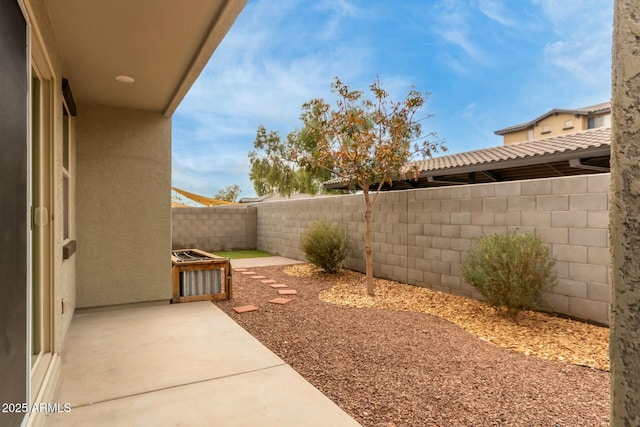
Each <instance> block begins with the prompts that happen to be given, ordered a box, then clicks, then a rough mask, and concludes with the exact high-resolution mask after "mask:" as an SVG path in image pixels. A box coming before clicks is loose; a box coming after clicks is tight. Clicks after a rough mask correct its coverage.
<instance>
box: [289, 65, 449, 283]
mask: <svg viewBox="0 0 640 427" xmlns="http://www.w3.org/2000/svg"><path fill="white" fill-rule="evenodd" d="M331 91H332V92H333V93H334V94H335V95H336V96H337V101H336V106H335V107H332V106H331V105H329V104H328V103H326V102H325V101H324V100H322V99H313V100H311V101H309V102H308V103H306V104H304V105H303V107H302V115H301V120H302V122H303V123H304V125H305V126H304V127H303V130H302V131H299V132H294V133H293V136H292V137H291V138H290V140H293V141H295V142H296V144H290V145H289V147H288V148H289V151H290V152H289V153H286V150H285V149H284V147H283V154H284V155H285V156H290V157H289V158H291V159H292V160H294V161H295V162H296V163H297V164H298V165H300V166H301V167H306V168H312V169H314V170H317V169H322V170H325V171H327V172H329V173H330V174H331V175H332V176H336V177H339V178H340V179H342V180H344V181H345V182H348V183H350V184H352V185H353V186H355V187H357V188H359V189H360V190H362V194H363V198H364V203H365V224H366V228H365V262H366V276H367V292H368V293H369V294H370V295H373V294H374V285H373V256H372V243H371V240H372V238H371V221H372V206H373V204H374V203H375V202H376V200H377V198H378V196H379V194H380V190H381V189H382V186H383V185H384V184H385V183H388V184H389V185H392V184H393V179H394V178H403V177H405V178H406V177H411V176H414V177H417V173H418V172H419V171H417V170H412V169H411V168H410V167H409V166H408V164H409V162H410V161H411V160H414V159H415V158H416V157H420V158H424V157H431V156H432V154H434V153H437V152H438V151H440V150H442V151H445V150H446V147H445V146H444V145H443V143H442V141H440V140H438V139H437V138H436V135H435V134H434V133H428V134H426V135H423V133H422V124H421V120H418V119H415V117H414V116H415V114H416V113H417V112H418V111H419V110H420V108H421V107H422V106H423V105H424V103H425V100H426V99H427V97H428V96H429V94H428V93H425V94H422V93H420V92H418V91H417V90H416V89H415V88H411V90H409V93H408V94H407V95H406V96H405V98H404V99H402V100H401V101H392V100H390V99H389V94H388V92H387V91H386V90H384V89H383V88H382V85H381V84H380V81H379V80H378V79H376V80H374V82H373V83H372V84H371V85H370V86H369V91H370V93H371V96H372V98H371V99H369V98H366V97H365V95H364V92H363V91H358V90H352V89H351V88H350V87H349V86H348V85H346V84H345V83H343V82H342V81H341V80H340V79H339V78H337V77H336V78H335V80H334V81H333V83H332V84H331Z"/></svg>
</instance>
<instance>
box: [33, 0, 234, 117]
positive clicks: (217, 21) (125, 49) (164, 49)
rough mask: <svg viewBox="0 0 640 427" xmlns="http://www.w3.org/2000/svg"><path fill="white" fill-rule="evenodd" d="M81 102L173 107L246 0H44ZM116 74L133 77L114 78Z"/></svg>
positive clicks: (166, 109) (168, 111)
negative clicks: (126, 81)
mask: <svg viewBox="0 0 640 427" xmlns="http://www.w3.org/2000/svg"><path fill="white" fill-rule="evenodd" d="M46 4H47V8H48V10H49V14H50V17H51V20H52V23H53V27H54V31H55V34H56V39H57V43H58V46H59V49H60V53H61V55H62V59H63V66H64V76H63V77H65V78H67V79H68V80H69V82H70V85H71V88H72V91H73V96H74V98H75V99H76V101H77V102H81V103H92V104H100V105H110V106H117V107H125V108H136V109H143V110H151V111H159V112H163V113H164V114H165V115H167V116H169V115H171V114H172V113H173V111H174V110H175V108H176V107H177V105H178V104H179V102H180V101H181V100H182V98H183V97H184V95H185V94H186V92H187V90H188V89H189V87H190V86H191V85H192V84H193V82H194V81H195V79H196V78H197V77H198V75H199V74H200V72H201V71H202V69H203V68H204V66H205V65H206V63H207V61H208V59H209V58H210V56H211V55H212V54H213V51H214V50H215V49H216V47H217V46H218V45H219V43H220V42H221V41H222V39H223V38H224V36H225V35H226V33H227V32H228V31H229V29H230V28H231V25H232V24H233V22H234V21H235V19H236V18H237V16H238V14H239V13H240V11H241V10H242V8H243V7H244V5H245V4H246V0H181V1H176V0H55V1H49V2H47V3H46ZM118 75H127V76H131V77H133V78H134V79H135V83H133V84H123V83H119V82H117V81H116V80H115V77H116V76H118Z"/></svg>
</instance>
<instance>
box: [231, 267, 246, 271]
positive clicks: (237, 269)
mask: <svg viewBox="0 0 640 427" xmlns="http://www.w3.org/2000/svg"><path fill="white" fill-rule="evenodd" d="M233 271H247V269H246V268H234V269H233Z"/></svg>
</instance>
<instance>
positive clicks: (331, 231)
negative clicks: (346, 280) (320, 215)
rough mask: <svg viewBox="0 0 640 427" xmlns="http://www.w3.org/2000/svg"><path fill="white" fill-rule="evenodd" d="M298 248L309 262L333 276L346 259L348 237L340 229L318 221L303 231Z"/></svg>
mask: <svg viewBox="0 0 640 427" xmlns="http://www.w3.org/2000/svg"><path fill="white" fill-rule="evenodd" d="M300 246H301V247H302V250H303V251H304V254H305V256H306V257H307V260H308V261H309V262H311V263H313V264H315V265H317V266H318V267H320V268H322V269H323V270H325V271H326V272H328V273H332V274H333V273H337V272H338V270H340V266H341V265H342V261H344V259H345V258H346V257H347V253H348V252H349V236H348V234H347V232H346V231H345V230H344V229H342V228H341V227H339V226H337V225H334V224H332V223H330V222H326V221H320V222H316V223H315V224H313V225H312V226H311V227H309V228H308V229H307V230H306V231H305V233H304V234H303V235H302V239H301V242H300Z"/></svg>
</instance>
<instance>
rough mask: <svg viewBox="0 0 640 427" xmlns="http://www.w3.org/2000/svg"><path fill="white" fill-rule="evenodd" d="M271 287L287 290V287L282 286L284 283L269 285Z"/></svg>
mask: <svg viewBox="0 0 640 427" xmlns="http://www.w3.org/2000/svg"><path fill="white" fill-rule="evenodd" d="M269 286H271V287H272V288H273V289H278V288H286V287H287V285H285V284H282V283H274V284H273V285H269Z"/></svg>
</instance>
